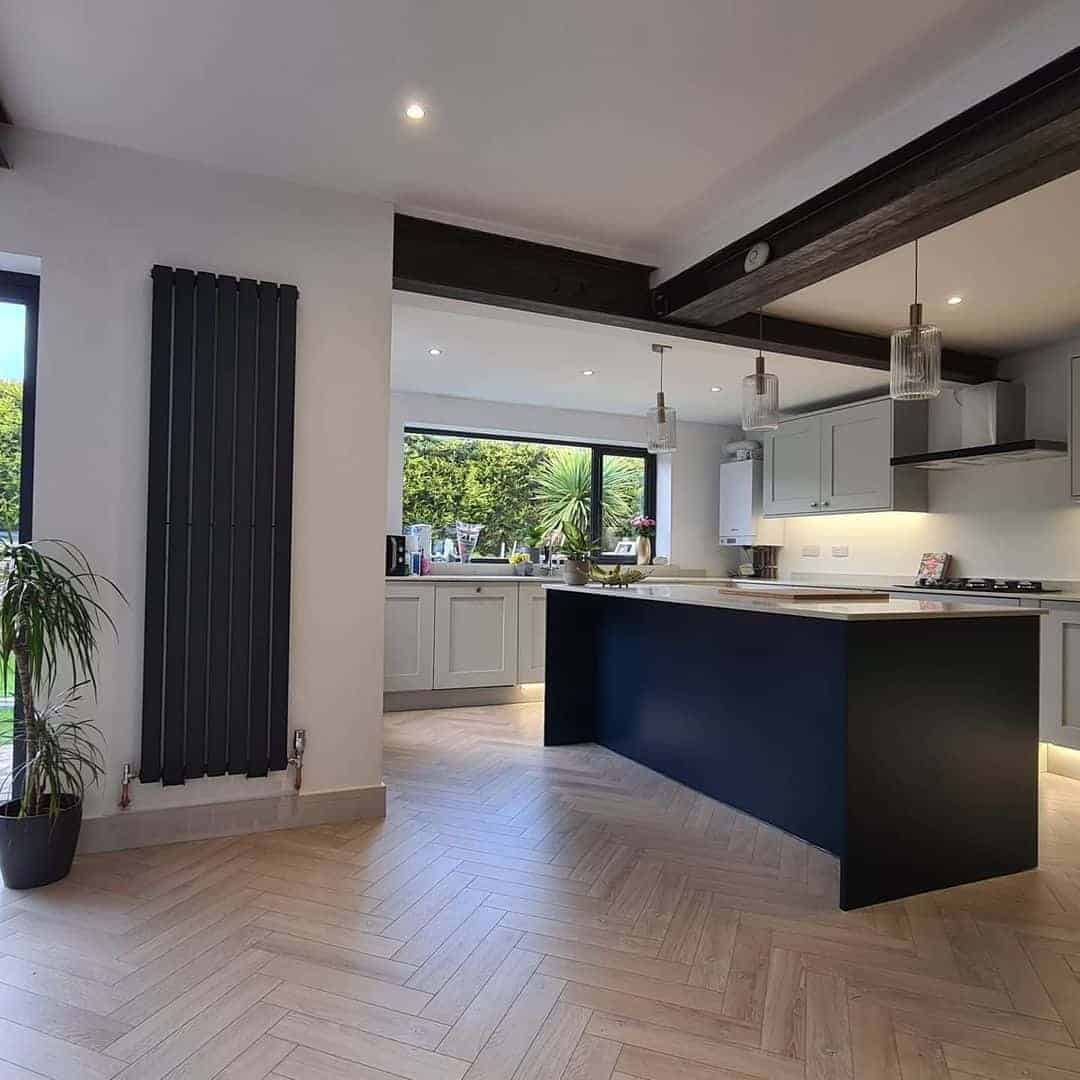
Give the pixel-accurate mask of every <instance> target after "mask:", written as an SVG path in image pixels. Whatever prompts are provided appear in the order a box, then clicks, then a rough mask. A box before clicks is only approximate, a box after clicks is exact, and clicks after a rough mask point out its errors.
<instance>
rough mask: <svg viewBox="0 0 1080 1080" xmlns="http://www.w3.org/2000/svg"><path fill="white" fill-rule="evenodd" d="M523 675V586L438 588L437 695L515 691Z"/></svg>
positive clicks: (436, 611)
mask: <svg viewBox="0 0 1080 1080" xmlns="http://www.w3.org/2000/svg"><path fill="white" fill-rule="evenodd" d="M421 587H425V586H421ZM426 587H427V588H430V587H431V586H426ZM517 669H518V586H517V585H516V584H514V585H489V584H483V585H465V584H461V585H436V586H435V689H436V690H447V689H454V688H457V687H467V686H510V685H512V684H513V683H515V682H517Z"/></svg>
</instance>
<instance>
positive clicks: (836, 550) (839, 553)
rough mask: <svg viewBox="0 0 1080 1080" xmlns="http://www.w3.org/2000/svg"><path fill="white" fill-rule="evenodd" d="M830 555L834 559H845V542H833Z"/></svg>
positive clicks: (846, 555)
mask: <svg viewBox="0 0 1080 1080" xmlns="http://www.w3.org/2000/svg"><path fill="white" fill-rule="evenodd" d="M832 557H833V558H834V559H846V558H847V557H848V546H847V544H833V549H832Z"/></svg>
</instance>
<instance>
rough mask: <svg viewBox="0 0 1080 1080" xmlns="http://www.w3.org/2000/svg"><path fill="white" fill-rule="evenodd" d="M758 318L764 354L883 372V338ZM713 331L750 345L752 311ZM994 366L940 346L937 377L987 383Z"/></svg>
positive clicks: (754, 324)
mask: <svg viewBox="0 0 1080 1080" xmlns="http://www.w3.org/2000/svg"><path fill="white" fill-rule="evenodd" d="M761 321H762V324H763V325H762V333H763V335H764V340H765V348H766V350H768V351H769V352H779V353H785V354H786V355H788V356H807V357H811V358H813V359H815V360H828V361H830V362H831V363H834V364H849V365H852V366H855V367H862V368H871V369H873V370H875V371H888V370H889V339H888V338H885V337H878V336H877V335H875V334H857V333H853V332H852V331H850V330H837V329H835V328H833V327H831V326H818V325H816V324H815V323H804V322H796V321H795V320H793V319H781V318H777V317H775V316H773V315H765V316H764V317H763V318H762V320H761ZM662 325H664V326H669V325H671V323H670V322H669V321H667V320H665V321H664V323H663V324H662ZM713 332H714V333H715V334H717V335H719V337H720V338H721V339H722V340H723V341H724V342H725V343H726V344H728V345H741V346H743V347H744V348H748V349H756V348H757V344H758V318H757V316H756V315H740V316H739V317H738V318H736V319H731V320H729V321H728V322H726V323H723V324H722V325H721V326H718V327H716V328H715V330H714V331H713ZM997 365H998V362H997V359H996V358H995V357H992V356H982V355H979V354H978V353H967V352H960V351H958V350H957V349H949V348H943V349H942V350H941V371H942V375H943V376H944V377H945V378H946V379H948V380H949V381H950V382H959V383H981V382H987V381H988V380H990V379H993V378H995V377H996V376H997Z"/></svg>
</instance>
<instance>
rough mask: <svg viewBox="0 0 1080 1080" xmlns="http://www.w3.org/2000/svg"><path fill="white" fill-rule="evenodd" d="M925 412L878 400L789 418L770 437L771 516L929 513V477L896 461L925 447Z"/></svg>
mask: <svg viewBox="0 0 1080 1080" xmlns="http://www.w3.org/2000/svg"><path fill="white" fill-rule="evenodd" d="M927 416H928V413H927V408H926V402H922V401H920V402H903V401H892V400H890V399H889V398H880V399H875V400H874V401H865V402H859V403H857V404H854V405H845V406H842V407H839V408H836V409H826V410H822V411H821V412H818V413H813V414H810V415H807V416H801V417H795V418H793V419H791V420H785V421H784V422H783V423H781V424H780V426H779V427H778V428H777V429H776V430H775V431H771V432H769V433H768V434H767V435H766V437H765V484H764V498H763V503H764V511H765V516H766V517H792V516H797V515H798V516H802V515H808V514H840V513H852V512H865V511H872V510H925V509H926V507H927V482H926V474H925V473H924V472H923V471H921V470H917V469H894V468H893V467H892V465H891V464H890V459H891V458H892V457H893V456H899V455H901V454H915V453H919V452H920V451H922V450H925V449H926V439H927Z"/></svg>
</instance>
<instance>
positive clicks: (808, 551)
mask: <svg viewBox="0 0 1080 1080" xmlns="http://www.w3.org/2000/svg"><path fill="white" fill-rule="evenodd" d="M802 553H803V558H804V559H817V558H819V557H820V556H821V548H820V547H819V546H818V545H817V544H803V549H802Z"/></svg>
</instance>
